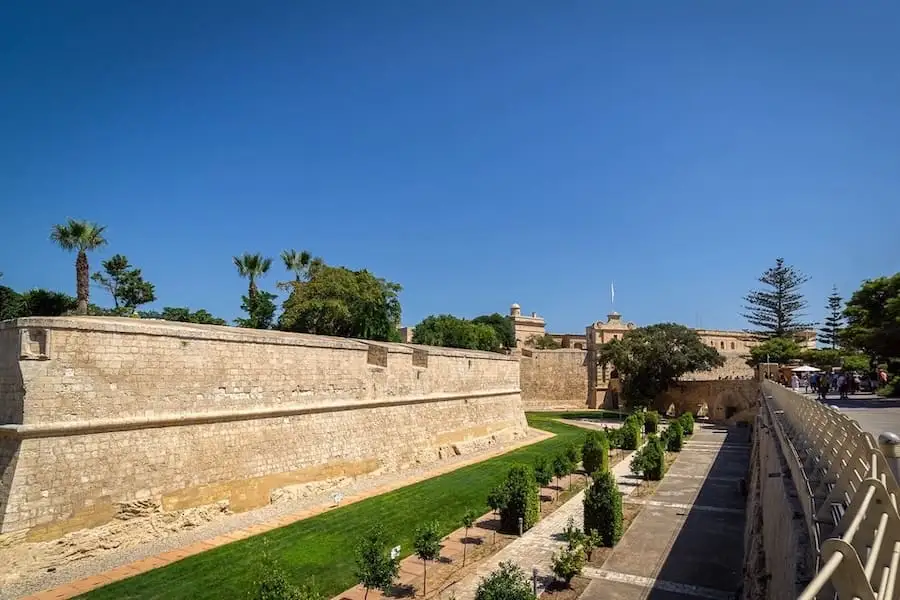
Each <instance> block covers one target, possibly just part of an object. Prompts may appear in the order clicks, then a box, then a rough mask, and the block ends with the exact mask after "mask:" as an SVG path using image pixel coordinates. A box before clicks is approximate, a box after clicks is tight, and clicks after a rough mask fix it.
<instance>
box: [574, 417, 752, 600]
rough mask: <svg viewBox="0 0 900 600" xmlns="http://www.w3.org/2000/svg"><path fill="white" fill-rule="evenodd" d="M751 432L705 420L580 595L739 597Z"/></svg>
mask: <svg viewBox="0 0 900 600" xmlns="http://www.w3.org/2000/svg"><path fill="white" fill-rule="evenodd" d="M748 442H749V440H748V430H747V429H743V428H724V427H719V426H714V425H709V424H702V425H701V424H698V425H697V430H696V433H695V434H694V435H693V436H692V438H691V439H690V441H688V442H687V443H686V444H685V446H684V449H683V450H682V452H681V455H680V456H679V457H678V460H677V461H675V463H674V464H673V465H672V467H671V469H670V470H669V472H668V473H667V474H666V476H665V478H663V480H662V481H661V482H660V484H659V487H657V488H656V491H655V493H654V494H653V495H652V496H651V497H649V498H642V499H631V500H626V501H629V502H630V501H638V502H640V503H641V504H643V505H644V509H643V510H642V511H641V512H640V514H638V516H637V517H636V518H635V520H634V522H632V524H631V526H630V527H629V528H628V531H626V532H625V535H624V536H623V537H622V540H621V541H620V542H619V543H618V544H617V545H616V547H615V548H614V549H613V551H612V553H611V554H610V556H609V558H608V559H607V561H606V563H605V564H604V565H603V568H602V569H596V568H587V569H585V572H584V574H585V575H586V576H587V577H590V578H591V579H592V581H591V583H590V584H589V585H588V587H587V589H586V590H585V592H584V594H582V596H581V598H580V600H688V599H693V598H708V599H710V600H729V599H731V598H734V594H735V592H736V590H737V589H738V586H739V585H740V581H741V567H742V564H743V555H744V544H743V535H744V506H745V502H746V500H745V498H744V496H743V495H742V494H741V492H740V487H739V482H740V479H741V478H742V477H745V476H746V470H747V466H748V464H749V459H750V446H749V443H748Z"/></svg>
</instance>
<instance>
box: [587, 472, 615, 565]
mask: <svg viewBox="0 0 900 600" xmlns="http://www.w3.org/2000/svg"><path fill="white" fill-rule="evenodd" d="M584 530H585V531H591V530H596V531H597V533H599V535H600V543H601V544H602V545H603V546H606V547H609V548H611V547H613V546H615V545H616V543H617V542H618V541H619V539H620V538H621V537H622V495H621V494H619V488H618V486H617V485H616V478H615V476H614V475H613V474H612V473H611V472H609V471H607V472H605V473H597V474H596V475H595V476H594V481H593V483H592V484H591V486H590V487H589V488H588V489H587V491H586V492H585V495H584Z"/></svg>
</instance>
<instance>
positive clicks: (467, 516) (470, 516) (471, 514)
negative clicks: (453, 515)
mask: <svg viewBox="0 0 900 600" xmlns="http://www.w3.org/2000/svg"><path fill="white" fill-rule="evenodd" d="M477 518H478V513H477V512H475V509H474V508H468V509H466V512H464V513H463V516H462V526H463V527H464V528H465V530H466V531H465V534H464V535H463V540H462V543H463V566H466V548H468V547H469V528H470V527H472V526H473V525H474V524H475V519H477Z"/></svg>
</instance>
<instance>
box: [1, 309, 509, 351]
mask: <svg viewBox="0 0 900 600" xmlns="http://www.w3.org/2000/svg"><path fill="white" fill-rule="evenodd" d="M23 328H42V329H51V330H53V329H56V330H77V331H96V332H104V333H121V334H126V335H148V336H159V337H174V338H179V339H190V340H212V341H222V342H236V343H251V344H271V345H281V346H306V347H313V348H334V349H343V350H358V351H366V350H368V348H369V346H373V345H374V346H382V347H384V348H386V349H387V351H388V352H389V353H394V354H412V353H413V350H424V351H426V352H428V354H429V355H430V356H449V357H457V358H478V359H482V360H485V359H486V360H505V361H516V360H517V359H516V358H515V357H512V356H508V355H506V354H499V353H497V352H484V351H480V350H465V349H459V348H442V347H438V346H422V345H417V344H402V343H394V342H375V341H371V340H357V339H351V338H340V337H332V336H326V335H313V334H309V333H292V332H287V331H271V330H260V329H245V328H242V327H229V326H224V325H201V324H199V323H181V322H177V321H164V320H162V319H132V318H129V317H82V316H77V317H24V318H21V319H11V320H7V321H0V331H2V330H4V329H23Z"/></svg>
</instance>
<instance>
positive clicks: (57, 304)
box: [21, 288, 78, 317]
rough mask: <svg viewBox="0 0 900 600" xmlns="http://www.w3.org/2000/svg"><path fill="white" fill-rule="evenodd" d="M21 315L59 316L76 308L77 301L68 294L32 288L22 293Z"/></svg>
mask: <svg viewBox="0 0 900 600" xmlns="http://www.w3.org/2000/svg"><path fill="white" fill-rule="evenodd" d="M22 303H23V309H24V310H23V312H22V314H21V316H23V317H59V316H62V315H65V314H68V313H70V312H72V311H73V310H76V309H77V308H78V301H77V300H76V299H75V298H73V297H72V296H70V295H68V294H63V293H62V292H54V291H52V290H43V289H39V288H38V289H33V290H28V291H27V292H25V293H24V294H22Z"/></svg>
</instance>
